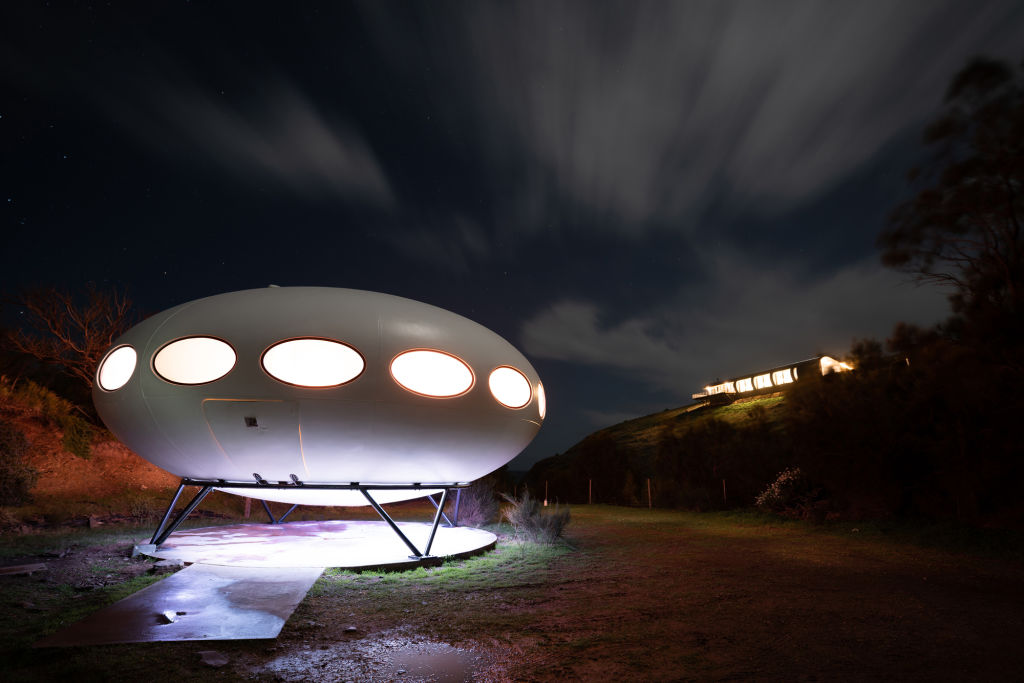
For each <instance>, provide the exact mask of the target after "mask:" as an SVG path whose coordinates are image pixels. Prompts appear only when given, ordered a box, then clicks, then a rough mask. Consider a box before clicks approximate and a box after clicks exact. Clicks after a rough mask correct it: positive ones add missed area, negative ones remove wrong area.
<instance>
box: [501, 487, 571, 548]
mask: <svg viewBox="0 0 1024 683" xmlns="http://www.w3.org/2000/svg"><path fill="white" fill-rule="evenodd" d="M502 497H503V498H504V499H505V500H506V501H508V507H506V508H505V512H504V517H505V519H506V520H508V523H509V524H511V525H512V528H513V529H515V531H516V536H519V537H520V538H525V539H526V540H528V541H532V542H534V543H554V542H555V540H557V539H558V538H561V536H562V531H563V529H565V527H566V526H567V525H568V524H569V508H568V507H566V508H565V509H559V506H558V505H555V509H554V511H552V512H544V508H543V507H542V506H541V504H540V501H538V500H536V499H534V498H531V497H530V492H529V491H528V490H524V491H523V496H522V498H519V499H516V498H513V497H512V496H508V495H505V494H502Z"/></svg>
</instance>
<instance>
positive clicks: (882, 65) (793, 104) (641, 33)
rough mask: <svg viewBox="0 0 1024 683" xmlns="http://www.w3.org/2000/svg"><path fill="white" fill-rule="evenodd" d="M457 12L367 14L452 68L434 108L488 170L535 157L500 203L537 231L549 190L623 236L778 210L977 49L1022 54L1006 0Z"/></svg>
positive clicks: (545, 6)
mask: <svg viewBox="0 0 1024 683" xmlns="http://www.w3.org/2000/svg"><path fill="white" fill-rule="evenodd" d="M465 9H466V11H465V13H464V15H463V16H462V17H461V22H460V21H452V19H451V17H450V16H448V15H444V17H443V18H442V17H440V16H438V15H436V14H435V13H433V12H426V13H424V16H423V17H421V19H422V22H423V23H425V24H426V25H427V27H428V28H427V29H426V30H423V29H422V28H421V27H420V26H419V25H418V24H417V31H416V33H415V35H414V34H413V32H412V31H411V30H410V32H409V35H405V34H399V33H396V30H397V29H396V28H395V24H396V22H395V21H394V20H393V16H392V15H391V14H390V13H387V12H384V11H383V10H380V9H377V10H375V11H374V10H368V12H369V14H370V16H371V21H370V22H369V23H370V26H371V29H372V31H373V32H374V35H375V36H376V38H377V44H378V47H379V48H380V49H381V50H382V51H384V52H386V53H387V52H390V53H391V55H392V58H393V59H392V61H393V62H394V63H395V64H396V65H397V66H396V68H410V67H411V66H412V65H418V64H419V63H420V62H421V60H420V59H412V58H410V55H409V52H411V51H415V52H417V53H418V52H420V51H422V52H423V53H425V55H426V57H427V58H428V59H429V61H430V63H431V64H432V65H434V66H435V68H440V69H441V70H442V72H443V73H445V74H447V76H448V77H450V78H451V79H453V80H454V79H456V78H457V79H458V82H459V83H460V86H461V87H460V92H459V96H458V97H454V98H449V99H440V98H439V100H438V101H437V102H436V105H437V107H438V108H439V109H440V110H441V111H440V114H441V115H442V116H445V115H446V116H447V118H448V120H449V122H450V127H451V128H452V129H453V130H458V131H459V135H460V137H469V136H475V140H474V142H475V143H476V146H477V147H478V148H479V149H481V150H483V153H484V154H486V155H487V156H488V157H489V159H490V161H491V163H492V164H493V166H494V167H497V168H515V167H517V166H519V167H524V168H527V169H528V172H526V173H524V177H523V178H522V179H521V180H520V181H519V182H518V183H517V184H516V185H515V186H510V187H509V188H508V194H507V199H508V203H509V206H510V207H513V208H514V211H509V212H507V213H506V214H505V215H507V216H509V217H510V220H516V221H518V225H519V226H523V227H527V228H528V227H530V226H533V227H534V228H535V229H539V228H540V226H541V224H542V223H543V220H542V219H543V218H544V217H543V216H542V215H540V212H542V211H543V209H544V207H546V206H549V205H550V198H551V196H552V195H553V194H554V195H557V196H560V197H562V198H563V199H565V200H568V201H571V202H575V203H576V204H577V205H579V206H581V207H584V208H585V209H586V210H587V211H589V212H591V213H592V214H593V215H603V216H607V217H608V220H607V221H604V222H603V225H597V226H589V228H590V229H593V227H598V228H601V227H603V228H605V229H611V230H617V231H620V232H627V233H635V232H637V231H644V230H647V229H650V227H651V226H652V225H659V226H664V225H665V223H666V222H670V221H674V222H675V224H676V225H678V226H679V228H680V229H682V230H686V229H688V226H690V225H692V224H693V223H692V222H690V221H687V220H686V219H687V218H689V217H692V216H694V215H696V214H697V213H698V212H699V211H700V210H701V209H702V208H703V207H704V206H705V205H706V204H707V203H708V202H717V203H718V205H721V203H722V202H727V203H728V204H730V205H732V206H737V205H739V206H747V205H750V206H751V208H752V209H754V210H757V211H759V212H765V211H769V212H771V211H781V210H784V209H786V208H789V207H792V206H793V205H794V204H796V203H799V202H801V201H803V200H807V199H809V198H811V197H813V196H815V195H816V194H818V193H820V192H822V191H823V190H825V189H827V188H829V187H831V186H833V185H834V184H836V183H837V182H839V181H841V180H842V179H843V178H844V177H846V176H847V174H849V173H851V172H852V171H854V170H855V169H856V168H857V167H858V166H859V165H860V164H862V163H864V162H865V161H867V160H869V159H870V158H871V157H872V155H874V154H876V153H877V152H878V151H879V150H880V149H881V148H882V146H883V145H884V144H885V143H886V142H887V141H889V140H891V139H892V138H893V136H894V135H897V134H899V133H901V132H903V131H905V130H906V129H907V127H908V126H913V125H917V124H918V123H919V122H920V120H922V119H923V118H924V117H926V116H927V115H929V114H930V113H931V112H932V111H934V108H935V107H936V106H937V104H938V102H939V100H940V98H941V96H942V93H943V89H944V87H945V85H946V83H947V82H948V79H949V77H950V75H951V74H952V73H953V72H954V71H955V70H956V69H957V68H959V67H960V66H961V65H962V64H963V63H964V60H965V59H966V57H968V56H969V55H970V54H972V53H974V52H977V51H979V50H984V51H988V52H991V53H994V54H997V55H999V54H1006V55H1008V56H1011V57H1013V58H1014V59H1016V58H1018V55H1017V54H1016V51H1017V50H1019V45H1018V43H1019V40H1018V39H1019V35H1015V33H1016V32H1015V31H1014V30H1013V28H1012V27H1013V26H1018V27H1019V25H1020V16H1019V14H1020V10H1019V5H1018V4H1017V3H1014V2H1011V1H1009V0H994V1H991V2H978V3H960V2H956V1H955V0H947V1H945V2H929V3H891V2H890V3H884V2H861V3H822V2H813V1H812V2H806V1H783V0H780V1H778V2H771V3H764V2H756V1H755V2H706V3H693V2H687V3H682V2H678V3H622V4H609V3H600V4H595V3H580V2H539V3H530V2H519V3H472V4H469V5H467V6H466V7H465ZM1015 17H1016V19H1017V21H1016V22H1014V21H1011V20H1012V19H1014V18H1015ZM422 35H426V36H430V38H427V39H424V40H425V42H423V43H419V42H417V40H419V38H418V36H422ZM467 55H468V56H469V58H468V59H467ZM907 74H910V75H911V76H910V77H909V78H908V77H907ZM442 80H443V79H442ZM446 105H447V108H446ZM467 108H468V109H469V110H471V111H473V112H475V114H474V116H472V117H470V118H469V120H471V121H473V123H474V125H473V126H472V127H470V128H467V126H465V125H464V122H465V121H466V120H467V116H466V114H465V111H466V110H467Z"/></svg>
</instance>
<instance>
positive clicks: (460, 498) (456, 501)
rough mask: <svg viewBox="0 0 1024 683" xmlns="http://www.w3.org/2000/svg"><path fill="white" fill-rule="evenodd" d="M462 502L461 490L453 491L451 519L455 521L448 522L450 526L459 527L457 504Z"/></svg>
mask: <svg viewBox="0 0 1024 683" xmlns="http://www.w3.org/2000/svg"><path fill="white" fill-rule="evenodd" d="M461 500H462V489H455V512H454V513H453V514H452V517H453V518H454V519H455V521H454V522H449V524H451V525H452V526H458V525H459V502H460V501H461Z"/></svg>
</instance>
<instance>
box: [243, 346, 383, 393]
mask: <svg viewBox="0 0 1024 683" xmlns="http://www.w3.org/2000/svg"><path fill="white" fill-rule="evenodd" d="M262 362H263V369H264V370H266V371H267V374H268V375H270V376H271V377H273V378H274V379H277V380H280V381H282V382H285V383H287V384H294V385H296V386H300V387H336V386H338V385H341V384H344V383H345V382H351V381H352V380H354V379H355V378H356V377H358V376H359V375H360V374H362V372H363V368H365V367H366V363H365V362H364V361H363V357H362V356H360V355H359V352H358V351H356V350H355V349H353V348H352V347H351V346H348V345H347V344H342V343H341V342H336V341H332V340H330V339H312V338H310V339H289V340H287V341H283V342H278V343H277V344H274V345H273V346H271V347H270V348H269V349H267V350H266V352H264V354H263V360H262Z"/></svg>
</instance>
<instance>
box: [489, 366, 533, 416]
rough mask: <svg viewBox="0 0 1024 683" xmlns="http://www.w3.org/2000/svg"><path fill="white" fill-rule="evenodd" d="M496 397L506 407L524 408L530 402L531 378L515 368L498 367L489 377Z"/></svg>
mask: <svg viewBox="0 0 1024 683" xmlns="http://www.w3.org/2000/svg"><path fill="white" fill-rule="evenodd" d="M487 385H488V386H489V387H490V388H491V395H492V396H494V399H495V400H496V401H497V402H498V403H500V404H501V405H503V406H505V407H506V408H522V407H523V406H525V405H526V404H527V403H529V402H530V398H531V397H532V395H533V391H532V389H531V388H530V380H528V379H526V376H525V375H523V373H521V372H519V371H518V370H516V369H515V368H510V367H507V366H506V367H501V368H496V369H495V370H494V372H492V373H491V376H490V377H488V378H487Z"/></svg>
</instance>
